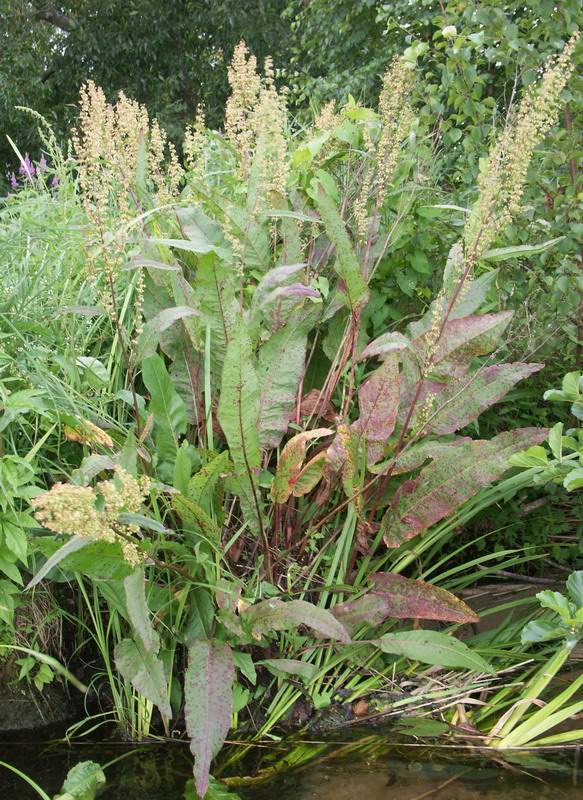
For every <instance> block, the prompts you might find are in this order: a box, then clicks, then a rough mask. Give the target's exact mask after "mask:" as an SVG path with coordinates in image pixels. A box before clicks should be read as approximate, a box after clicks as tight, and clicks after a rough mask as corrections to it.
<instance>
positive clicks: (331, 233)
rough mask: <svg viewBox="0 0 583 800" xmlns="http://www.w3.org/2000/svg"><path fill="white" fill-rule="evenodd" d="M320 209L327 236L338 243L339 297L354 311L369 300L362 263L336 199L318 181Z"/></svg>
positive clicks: (336, 265)
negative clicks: (353, 247) (353, 246)
mask: <svg viewBox="0 0 583 800" xmlns="http://www.w3.org/2000/svg"><path fill="white" fill-rule="evenodd" d="M318 211H319V212H320V216H321V217H322V220H323V221H324V223H325V225H326V234H327V236H328V237H329V238H330V239H331V240H332V241H333V242H334V244H335V245H336V264H335V269H336V271H337V272H338V274H339V275H340V278H341V279H342V283H343V286H341V287H340V288H341V291H340V292H339V294H338V298H339V300H340V301H341V302H342V303H343V304H344V305H346V306H348V307H349V308H350V309H351V310H353V311H354V310H355V309H357V308H360V307H361V306H363V305H364V304H365V303H366V301H367V300H368V287H367V285H366V281H365V280H364V278H363V277H362V272H361V268H360V264H359V263H358V259H357V257H356V254H355V252H354V250H353V249H352V244H351V242H350V238H349V236H348V233H347V231H346V227H345V224H344V220H343V219H342V217H341V216H340V214H339V213H338V209H337V208H336V204H335V203H334V200H332V198H331V197H330V195H329V194H328V193H327V192H326V190H325V189H324V187H323V186H322V184H321V183H318Z"/></svg>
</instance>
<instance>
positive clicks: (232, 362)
mask: <svg viewBox="0 0 583 800" xmlns="http://www.w3.org/2000/svg"><path fill="white" fill-rule="evenodd" d="M217 417H218V420H219V423H220V425H221V428H222V429H223V433H224V434H225V438H226V439H227V444H228V445H229V452H230V454H231V460H232V462H233V464H234V473H235V478H236V479H237V480H236V483H235V491H236V492H237V494H238V495H239V499H240V502H241V509H242V511H243V515H244V517H245V520H246V521H247V522H248V523H249V525H250V527H251V529H252V530H254V531H258V530H259V529H260V528H261V526H262V511H261V508H260V506H259V490H258V487H259V480H258V479H259V471H260V469H261V451H260V449H259V432H258V426H259V382H258V380H257V373H256V371H255V364H254V361H253V358H252V350H251V342H250V340H249V335H248V333H247V328H246V326H245V322H244V320H243V318H242V317H238V318H237V321H236V322H235V325H234V326H233V330H232V338H231V340H230V342H229V344H228V346H227V355H226V357H225V363H224V367H223V378H222V385H221V397H220V400H219V407H218V411H217Z"/></svg>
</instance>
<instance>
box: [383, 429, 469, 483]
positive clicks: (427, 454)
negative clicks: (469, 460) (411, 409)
mask: <svg viewBox="0 0 583 800" xmlns="http://www.w3.org/2000/svg"><path fill="white" fill-rule="evenodd" d="M471 441H472V440H471V439H470V437H469V436H460V438H459V439H453V440H452V441H451V442H424V441H422V442H420V443H419V444H417V445H414V446H413V447H409V448H408V449H407V450H404V451H403V452H402V453H400V454H399V455H398V456H397V458H395V457H394V456H393V457H392V458H389V459H387V460H386V461H383V462H381V463H380V464H375V465H374V466H372V467H371V468H370V471H371V472H373V473H374V474H375V475H384V474H386V473H387V472H388V471H389V469H390V470H391V475H401V474H402V473H403V472H411V471H412V470H414V469H417V468H418V467H421V466H422V465H423V464H424V463H425V462H426V461H427V460H428V459H430V458H433V459H435V458H438V456H444V455H447V454H448V453H451V454H452V455H454V456H455V453H456V450H457V448H458V447H459V445H460V444H462V443H463V442H471Z"/></svg>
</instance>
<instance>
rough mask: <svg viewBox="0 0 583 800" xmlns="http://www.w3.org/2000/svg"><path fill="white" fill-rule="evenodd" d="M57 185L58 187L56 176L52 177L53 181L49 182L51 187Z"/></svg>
mask: <svg viewBox="0 0 583 800" xmlns="http://www.w3.org/2000/svg"><path fill="white" fill-rule="evenodd" d="M58 185H59V179H58V178H57V176H56V175H53V179H52V181H51V186H58Z"/></svg>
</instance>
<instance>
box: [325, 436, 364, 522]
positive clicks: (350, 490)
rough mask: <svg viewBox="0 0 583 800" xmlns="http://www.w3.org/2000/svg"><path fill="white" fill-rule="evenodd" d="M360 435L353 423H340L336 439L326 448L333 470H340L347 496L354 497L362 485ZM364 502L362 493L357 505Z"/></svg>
mask: <svg viewBox="0 0 583 800" xmlns="http://www.w3.org/2000/svg"><path fill="white" fill-rule="evenodd" d="M359 446H360V436H359V435H358V432H357V431H356V430H355V429H354V428H353V427H352V426H351V425H339V426H338V431H337V432H336V436H335V438H334V441H333V442H332V444H331V445H330V447H329V448H328V449H327V450H326V461H327V464H328V466H329V467H330V469H331V470H332V471H333V472H339V473H340V476H341V479H342V487H343V489H344V492H345V494H346V496H347V497H352V496H353V495H354V494H355V493H356V492H357V491H358V490H359V489H360V488H362V487H361V481H360V472H359V466H360V461H359ZM361 504H362V495H359V496H358V497H357V499H356V505H357V507H359V506H360V505H361Z"/></svg>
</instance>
